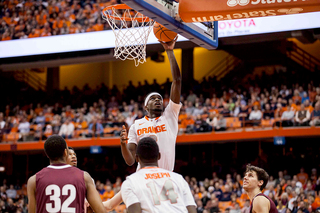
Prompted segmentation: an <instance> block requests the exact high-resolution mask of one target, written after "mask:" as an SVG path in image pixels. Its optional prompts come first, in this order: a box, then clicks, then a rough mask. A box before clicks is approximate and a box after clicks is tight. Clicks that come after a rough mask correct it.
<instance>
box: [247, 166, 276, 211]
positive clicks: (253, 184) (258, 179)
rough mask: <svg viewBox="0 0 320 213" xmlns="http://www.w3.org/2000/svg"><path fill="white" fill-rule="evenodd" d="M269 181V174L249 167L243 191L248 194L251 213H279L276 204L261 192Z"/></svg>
mask: <svg viewBox="0 0 320 213" xmlns="http://www.w3.org/2000/svg"><path fill="white" fill-rule="evenodd" d="M268 180H269V175H268V173H267V172H266V171H265V170H264V169H262V168H259V167H256V166H252V165H250V164H248V165H247V168H246V173H245V176H244V178H243V189H244V190H245V191H246V192H247V194H248V196H249V198H250V201H251V206H250V213H278V210H277V207H276V205H275V204H274V202H273V201H272V200H271V199H270V198H269V197H268V196H266V195H264V194H263V193H262V192H261V191H262V190H263V189H264V188H265V186H266V185H267V183H268Z"/></svg>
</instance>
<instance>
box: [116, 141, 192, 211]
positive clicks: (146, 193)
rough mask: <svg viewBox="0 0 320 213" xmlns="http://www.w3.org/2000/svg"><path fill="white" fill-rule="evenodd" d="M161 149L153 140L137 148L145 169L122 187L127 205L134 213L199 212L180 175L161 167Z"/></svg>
mask: <svg viewBox="0 0 320 213" xmlns="http://www.w3.org/2000/svg"><path fill="white" fill-rule="evenodd" d="M159 159H161V156H160V153H159V147H158V145H157V143H156V141H155V140H154V139H152V138H151V137H145V138H142V139H141V140H140V141H139V143H138V146H137V151H136V161H137V162H139V164H140V166H141V169H140V170H138V171H137V172H136V173H134V174H132V175H130V176H128V177H127V179H126V180H125V181H124V182H123V184H122V186H121V193H122V198H123V201H124V203H125V204H126V206H127V208H128V212H130V213H145V212H154V213H160V212H188V213H196V212H197V211H196V204H195V202H194V198H193V196H192V194H191V191H190V188H189V185H188V183H187V182H186V181H185V180H184V179H183V177H182V176H181V175H179V174H177V173H174V172H171V171H168V170H165V169H162V168H159V167H158V160H159Z"/></svg>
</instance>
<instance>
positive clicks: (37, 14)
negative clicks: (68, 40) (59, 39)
mask: <svg viewBox="0 0 320 213" xmlns="http://www.w3.org/2000/svg"><path fill="white" fill-rule="evenodd" d="M116 3H117V0H96V1H95V0H92V1H90V0H86V1H85V0H48V1H34V0H26V1H23V0H4V1H1V2H0V10H1V11H0V40H1V41H6V40H12V39H24V38H36V37H44V36H51V35H64V34H74V33H84V32H93V31H102V30H107V29H110V27H109V25H108V23H107V22H106V21H104V20H103V19H102V16H101V15H102V10H103V9H104V8H105V7H106V6H109V5H112V4H116Z"/></svg>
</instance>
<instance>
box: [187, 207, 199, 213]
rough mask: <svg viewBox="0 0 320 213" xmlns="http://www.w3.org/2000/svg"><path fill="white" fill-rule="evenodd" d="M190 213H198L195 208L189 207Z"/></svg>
mask: <svg viewBox="0 0 320 213" xmlns="http://www.w3.org/2000/svg"><path fill="white" fill-rule="evenodd" d="M187 210H188V213H197V209H196V207H195V206H187Z"/></svg>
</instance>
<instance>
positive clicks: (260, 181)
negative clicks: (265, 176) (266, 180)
mask: <svg viewBox="0 0 320 213" xmlns="http://www.w3.org/2000/svg"><path fill="white" fill-rule="evenodd" d="M262 184H263V180H259V181H258V186H259V188H260V187H261V186H262Z"/></svg>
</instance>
